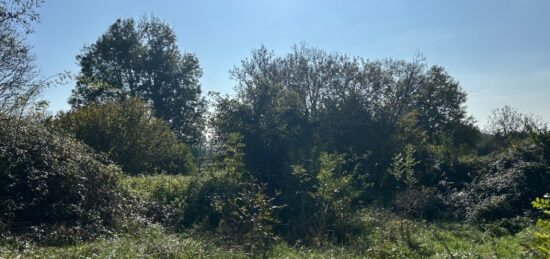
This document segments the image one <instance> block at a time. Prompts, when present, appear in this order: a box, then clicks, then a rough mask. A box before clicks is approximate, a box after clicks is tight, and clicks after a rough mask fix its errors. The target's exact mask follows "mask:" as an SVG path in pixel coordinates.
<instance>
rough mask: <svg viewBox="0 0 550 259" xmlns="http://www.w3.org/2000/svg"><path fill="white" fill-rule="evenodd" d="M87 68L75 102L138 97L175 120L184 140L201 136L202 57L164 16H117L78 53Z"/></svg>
mask: <svg viewBox="0 0 550 259" xmlns="http://www.w3.org/2000/svg"><path fill="white" fill-rule="evenodd" d="M77 60H78V62H79V64H80V67H81V70H80V73H79V75H78V77H77V84H76V87H75V89H74V90H73V94H72V96H71V98H70V100H69V103H70V104H71V105H72V106H73V107H81V106H85V105H88V104H94V103H105V102H112V101H120V100H124V99H127V98H129V97H137V98H140V99H143V100H145V101H147V102H148V103H150V104H151V106H152V108H153V112H154V114H155V116H156V117H158V118H160V119H163V120H165V121H167V122H169V123H170V126H171V128H172V130H173V131H174V133H175V134H176V137H178V139H180V140H183V141H185V142H186V143H189V144H196V143H198V142H200V141H201V131H202V129H203V126H204V121H203V118H202V115H203V113H204V111H205V107H206V106H205V105H206V104H205V101H204V99H203V98H202V97H201V89H200V84H199V78H200V77H201V75H202V71H201V68H200V66H199V61H198V59H197V57H196V56H195V55H193V54H182V53H180V51H179V49H178V47H177V43H176V36H175V34H174V31H173V29H172V28H171V27H170V26H169V25H168V24H166V23H164V22H162V21H160V20H159V19H158V18H155V17H151V18H144V19H143V20H141V21H139V22H137V23H136V22H135V21H134V20H133V19H124V20H120V19H119V20H117V21H116V22H115V23H114V24H112V25H111V26H110V27H109V29H108V30H107V32H105V34H103V35H102V36H101V37H100V38H99V39H98V40H97V42H95V43H94V44H92V45H90V46H87V47H85V48H84V50H83V52H82V53H81V54H80V55H78V56H77Z"/></svg>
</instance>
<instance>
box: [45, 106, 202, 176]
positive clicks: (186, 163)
mask: <svg viewBox="0 0 550 259" xmlns="http://www.w3.org/2000/svg"><path fill="white" fill-rule="evenodd" d="M54 124H55V125H56V126H57V127H58V128H60V129H61V130H65V131H67V132H69V133H71V134H72V135H74V137H75V138H76V139H78V140H81V141H82V142H84V143H86V144H88V145H89V146H91V147H92V148H94V149H95V150H96V151H97V152H103V153H105V154H107V156H108V157H109V158H110V159H111V160H113V161H114V162H116V163H117V164H118V165H120V166H121V167H122V169H123V170H124V172H126V173H128V174H132V175H136V174H152V173H161V172H164V173H168V174H189V173H193V172H195V171H196V170H197V168H196V166H195V162H194V159H193V155H192V154H191V150H190V148H189V147H188V146H187V145H185V144H183V143H181V142H180V141H179V140H178V139H177V138H176V136H175V135H174V133H173V132H172V131H171V130H170V126H169V125H168V124H167V123H166V122H164V121H162V120H160V119H157V118H155V117H154V115H153V112H152V111H151V109H150V108H149V106H148V105H147V104H146V103H144V102H143V101H140V100H138V99H127V100H125V101H121V102H109V103H104V104H92V105H88V106H85V107H81V108H77V109H74V110H72V111H70V112H68V113H65V114H60V115H59V116H58V117H57V118H56V119H55V120H54Z"/></svg>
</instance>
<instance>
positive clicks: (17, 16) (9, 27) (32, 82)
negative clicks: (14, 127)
mask: <svg viewBox="0 0 550 259" xmlns="http://www.w3.org/2000/svg"><path fill="white" fill-rule="evenodd" d="M41 3H42V1H41V0H20V1H0V111H1V112H8V113H9V112H13V111H14V110H15V109H17V108H21V106H24V104H26V103H28V101H29V99H30V98H32V97H34V96H36V95H37V93H38V91H39V90H40V86H41V85H40V84H37V83H36V77H37V70H36V68H35V65H34V57H33V55H32V53H31V47H30V46H29V45H28V44H27V42H26V37H27V35H28V34H30V33H31V32H32V27H31V25H32V23H33V22H35V21H36V20H38V18H39V15H38V12H37V11H36V9H37V8H38V7H39V6H40V4H41Z"/></svg>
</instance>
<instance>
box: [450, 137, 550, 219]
mask: <svg viewBox="0 0 550 259" xmlns="http://www.w3.org/2000/svg"><path fill="white" fill-rule="evenodd" d="M548 161H549V160H548V157H546V155H545V152H544V143H542V142H537V141H532V140H525V141H523V142H521V143H519V144H518V145H515V146H513V147H511V148H508V149H507V150H505V151H503V152H501V153H497V154H493V155H491V156H488V157H486V158H482V159H479V160H478V161H477V165H476V166H474V168H475V169H474V170H473V171H471V172H470V175H471V176H472V179H473V180H472V182H471V183H470V184H468V185H466V186H465V187H464V188H460V189H456V190H453V191H452V192H450V194H449V200H450V203H451V204H455V205H457V207H458V208H459V210H461V211H462V212H463V214H464V215H465V216H466V217H467V218H468V219H470V220H479V219H489V220H494V219H500V218H510V217H515V216H518V215H522V214H524V213H525V212H527V211H529V209H530V208H529V206H527V204H528V201H530V200H533V199H534V198H535V197H537V196H540V195H542V194H544V193H545V192H546V191H547V188H548V186H550V175H549V174H548V172H549V171H550V166H549V164H548Z"/></svg>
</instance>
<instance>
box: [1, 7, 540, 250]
mask: <svg viewBox="0 0 550 259" xmlns="http://www.w3.org/2000/svg"><path fill="white" fill-rule="evenodd" d="M39 3H40V1H33V0H27V1H25V0H22V1H15V2H13V3H11V2H5V1H0V26H1V28H0V33H1V35H0V36H1V37H2V41H1V44H2V45H1V46H0V50H1V51H2V59H6V60H8V61H10V62H7V63H2V65H0V73H2V75H5V78H6V79H5V80H4V81H0V105H1V106H0V205H1V206H0V230H1V233H0V257H18V256H23V257H37V256H46V257H67V256H68V257H131V258H133V257H163V258H164V257H166V258H190V257H203V256H204V257H223V258H227V257H230V258H232V257H235V258H241V257H262V258H265V257H289V258H297V257H311V258H317V257H327V258H332V257H349V258H354V257H358V258H362V257H371V258H426V257H432V258H477V257H481V258H488V257H494V258H501V257H502V258H519V257H522V258H526V257H527V258H530V257H533V258H537V257H544V256H546V257H547V256H548V255H549V253H550V252H549V251H550V250H549V249H550V247H549V234H550V233H549V223H548V219H547V217H548V210H549V208H548V197H545V198H540V197H544V196H543V195H544V194H545V193H548V191H549V186H550V131H549V130H548V129H547V126H546V124H545V123H544V122H543V121H541V120H540V119H537V118H536V117H535V116H533V115H530V114H521V113H519V112H518V111H516V110H514V109H512V108H510V107H508V106H505V107H504V108H501V109H497V110H495V111H494V112H493V114H492V115H491V117H490V119H489V126H488V128H487V130H481V129H479V128H478V127H477V126H476V124H475V122H474V120H473V119H472V117H471V116H469V115H468V114H467V112H466V108H465V105H464V104H465V102H466V96H467V95H466V93H465V92H464V91H463V90H462V88H461V87H460V85H459V83H458V81H457V80H455V79H454V78H453V77H452V76H451V75H449V74H448V72H447V71H446V70H445V69H444V68H443V67H441V66H430V65H428V63H427V62H426V61H425V60H424V59H423V58H422V57H416V58H415V59H413V60H412V61H405V60H394V59H384V60H366V59H363V58H360V57H349V56H346V55H343V54H339V53H332V54H329V53H326V52H324V51H322V50H319V49H316V48H313V47H310V46H308V45H305V44H302V45H297V46H295V47H294V48H293V49H292V50H291V52H290V53H288V54H286V55H281V56H279V55H276V54H275V53H273V52H272V51H269V50H268V49H267V48H265V47H261V48H259V49H256V50H253V51H252V54H251V57H250V58H248V59H245V60H244V61H243V62H242V63H241V64H240V66H237V67H236V68H235V69H233V70H232V71H231V76H232V78H233V79H234V80H235V81H236V85H237V87H236V95H234V96H222V95H220V94H216V93H213V94H212V95H211V97H212V103H211V104H212V106H211V108H212V109H211V113H209V116H208V117H206V116H205V113H204V112H205V110H206V108H207V107H206V103H205V101H204V100H205V99H204V97H203V96H201V90H200V85H199V83H198V80H199V78H200V75H201V71H200V66H199V63H198V58H197V57H196V56H195V55H194V54H181V53H180V52H179V50H178V48H177V45H176V36H175V33H174V31H173V29H172V28H171V27H170V26H168V25H167V24H166V23H164V22H162V21H160V20H159V19H158V18H154V17H151V18H146V19H143V20H142V21H140V22H138V23H136V22H135V21H134V20H133V19H124V20H117V21H116V22H115V23H114V24H113V25H111V26H110V27H109V28H108V30H107V31H106V32H105V34H104V35H102V36H101V37H100V38H99V39H98V40H97V42H96V43H94V44H92V45H90V46H87V47H85V48H84V50H83V52H82V53H81V54H80V55H79V56H78V57H77V60H78V62H79V65H80V66H81V71H80V73H79V75H78V76H77V78H76V79H77V80H76V86H75V89H74V90H73V95H72V97H71V99H70V103H71V105H72V108H71V110H70V111H67V112H62V113H59V114H57V115H55V116H47V115H45V114H44V112H43V110H44V103H40V102H33V98H35V97H36V93H38V92H39V90H40V89H41V88H42V87H45V86H46V85H47V82H45V81H42V80H38V79H37V78H36V77H35V76H34V74H33V73H34V72H35V68H34V66H33V65H32V58H31V56H30V55H29V53H28V52H29V51H30V49H29V48H28V47H27V45H26V44H25V43H24V39H25V34H27V33H30V25H31V22H32V21H34V20H36V19H37V18H38V14H37V12H36V10H35V8H36V7H38V5H39ZM4 39H7V40H6V41H5V40H4ZM18 51H19V52H18ZM14 53H20V55H16V54H14ZM205 126H206V129H207V130H205ZM537 197H539V198H537ZM533 200H534V202H533V203H532V205H533V206H534V208H533V207H532V206H530V202H531V201H533ZM537 218H538V220H537V222H536V224H535V223H534V222H535V219H537Z"/></svg>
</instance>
